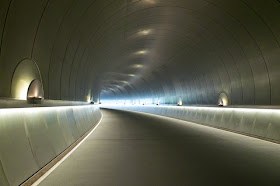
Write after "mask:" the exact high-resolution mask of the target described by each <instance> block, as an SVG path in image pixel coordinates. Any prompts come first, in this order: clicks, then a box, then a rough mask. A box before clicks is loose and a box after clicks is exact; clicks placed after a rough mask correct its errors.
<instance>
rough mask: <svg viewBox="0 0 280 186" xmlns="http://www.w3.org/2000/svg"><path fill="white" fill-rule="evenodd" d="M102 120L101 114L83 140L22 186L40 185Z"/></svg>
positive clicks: (74, 144)
mask: <svg viewBox="0 0 280 186" xmlns="http://www.w3.org/2000/svg"><path fill="white" fill-rule="evenodd" d="M102 119H103V114H102V113H101V118H100V120H99V122H98V123H97V124H96V125H94V126H93V127H92V128H91V129H90V130H89V131H88V132H86V133H85V134H84V135H83V136H82V137H81V138H79V139H78V140H77V141H76V142H75V143H73V144H72V145H70V146H69V147H68V148H67V149H65V150H64V151H63V152H62V153H61V154H59V155H58V156H57V157H55V158H54V159H53V160H52V161H50V162H49V163H48V164H47V165H45V166H44V167H43V168H42V169H40V170H39V171H38V172H36V173H35V174H34V175H33V176H31V177H30V178H29V179H27V180H26V181H25V182H23V183H22V184H21V186H37V185H39V184H40V183H41V182H42V181H43V180H44V179H45V178H46V177H48V175H50V174H51V173H52V172H53V171H54V170H55V169H56V168H57V167H58V166H59V165H60V164H61V163H63V161H64V160H66V159H67V158H68V157H69V156H70V155H71V154H72V153H73V152H74V151H75V150H76V149H77V148H78V147H79V146H80V145H81V144H82V143H83V142H84V141H85V140H86V139H87V138H88V137H89V136H90V135H91V134H92V132H93V131H95V129H96V128H97V127H98V125H99V124H100V123H101V121H102Z"/></svg>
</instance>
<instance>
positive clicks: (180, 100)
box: [177, 97, 183, 106]
mask: <svg viewBox="0 0 280 186" xmlns="http://www.w3.org/2000/svg"><path fill="white" fill-rule="evenodd" d="M182 105H183V100H182V98H181V97H179V99H178V102H177V106H182Z"/></svg>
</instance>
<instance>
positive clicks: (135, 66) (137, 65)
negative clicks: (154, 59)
mask: <svg viewBox="0 0 280 186" xmlns="http://www.w3.org/2000/svg"><path fill="white" fill-rule="evenodd" d="M133 67H134V68H143V67H144V65H141V64H135V65H133Z"/></svg>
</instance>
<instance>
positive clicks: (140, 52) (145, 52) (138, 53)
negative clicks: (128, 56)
mask: <svg viewBox="0 0 280 186" xmlns="http://www.w3.org/2000/svg"><path fill="white" fill-rule="evenodd" d="M147 53H148V52H147V50H140V51H138V52H136V53H135V54H137V55H143V54H147Z"/></svg>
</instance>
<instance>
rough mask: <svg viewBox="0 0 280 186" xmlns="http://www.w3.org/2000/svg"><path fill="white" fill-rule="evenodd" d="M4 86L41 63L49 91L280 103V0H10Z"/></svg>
mask: <svg viewBox="0 0 280 186" xmlns="http://www.w3.org/2000/svg"><path fill="white" fill-rule="evenodd" d="M0 7H1V11H0V36H1V38H0V39H1V40H0V42H1V51H0V52H1V57H0V67H1V68H0V86H1V88H0V96H1V97H11V82H12V77H13V72H14V71H15V68H16V66H17V65H18V63H19V62H20V61H22V60H23V59H32V60H33V61H35V62H36V64H37V65H38V67H39V69H40V72H41V76H42V82H43V86H44V91H45V92H44V94H45V98H46V99H62V100H79V101H80V100H82V101H85V100H86V99H87V97H89V96H91V97H93V99H94V100H97V99H98V98H99V96H101V98H102V99H132V100H134V99H142V98H153V99H160V100H161V102H162V103H167V104H171V103H176V102H177V101H178V99H182V101H183V103H184V104H217V101H218V98H219V95H220V94H221V93H225V94H226V95H227V96H228V98H229V104H232V105H254V104H255V105H279V104H280V85H279V80H280V48H279V46H280V3H279V1H278V0H268V1H267V0H227V1H225V0H172V1H170V0H106V1H105V0H66V1H57V0H40V1H36V0H24V1H22V0H10V1H9V0H3V1H1V2H0Z"/></svg>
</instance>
